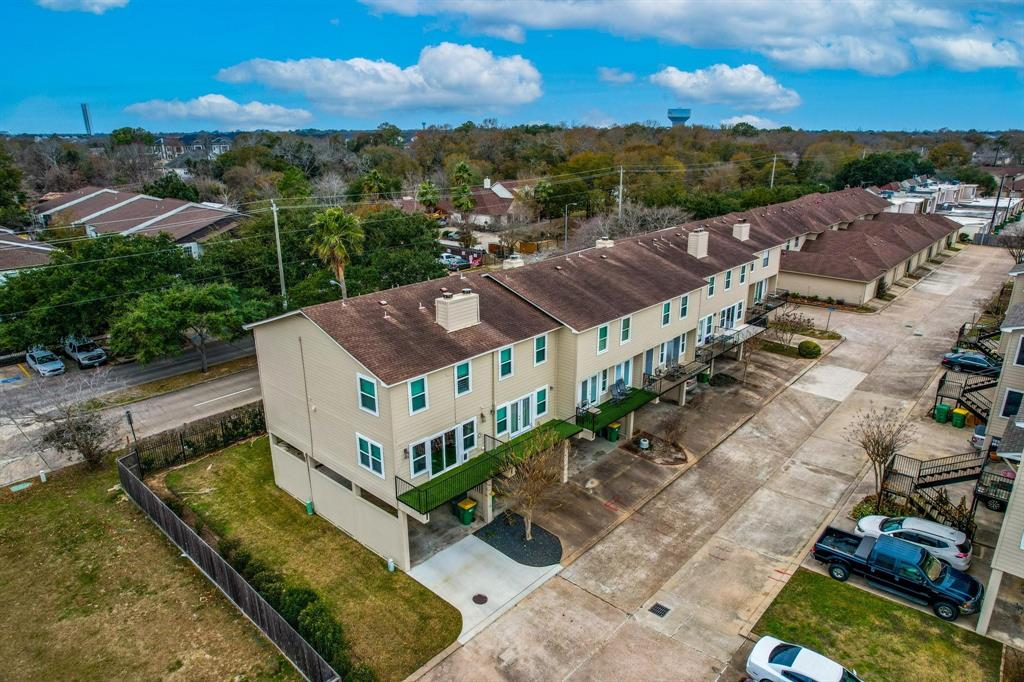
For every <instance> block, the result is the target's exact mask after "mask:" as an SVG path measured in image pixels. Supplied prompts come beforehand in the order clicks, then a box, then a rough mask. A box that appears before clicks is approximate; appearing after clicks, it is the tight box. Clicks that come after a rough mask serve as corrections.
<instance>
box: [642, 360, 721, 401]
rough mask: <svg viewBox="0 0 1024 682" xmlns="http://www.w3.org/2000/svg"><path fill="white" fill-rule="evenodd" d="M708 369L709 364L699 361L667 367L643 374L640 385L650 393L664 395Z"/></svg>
mask: <svg viewBox="0 0 1024 682" xmlns="http://www.w3.org/2000/svg"><path fill="white" fill-rule="evenodd" d="M710 368H711V365H710V364H709V363H707V362H703V361H701V360H694V361H693V362H688V363H686V364H684V365H680V364H674V365H669V366H668V367H665V368H664V369H662V370H656V371H655V372H654V373H652V374H648V373H646V372H644V375H643V380H642V381H643V384H642V385H643V387H644V389H645V390H648V391H650V392H651V393H657V394H658V395H664V394H665V393H668V392H669V391H671V390H672V389H674V388H676V387H677V386H679V385H680V384H682V383H685V382H687V381H689V380H690V379H693V378H694V377H695V376H697V375H698V374H700V373H701V372H704V371H706V370H708V369H710Z"/></svg>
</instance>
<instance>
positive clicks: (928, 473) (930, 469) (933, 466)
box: [917, 450, 985, 487]
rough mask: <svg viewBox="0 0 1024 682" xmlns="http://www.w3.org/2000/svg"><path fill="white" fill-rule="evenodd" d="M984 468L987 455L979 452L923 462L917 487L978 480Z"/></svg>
mask: <svg viewBox="0 0 1024 682" xmlns="http://www.w3.org/2000/svg"><path fill="white" fill-rule="evenodd" d="M984 466H985V454H984V453H982V452H979V451H978V450H971V451H970V452H964V453H962V454H959V455H952V456H950V457H943V458H941V459H933V460H930V461H925V462H921V466H920V469H919V470H918V474H917V477H918V483H917V485H918V487H925V486H928V487H930V486H935V485H941V484H944V483H954V482H956V481H959V480H969V479H971V478H977V477H978V476H979V475H981V470H982V469H983V468H984ZM922 479H925V480H922Z"/></svg>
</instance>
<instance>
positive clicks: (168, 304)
mask: <svg viewBox="0 0 1024 682" xmlns="http://www.w3.org/2000/svg"><path fill="white" fill-rule="evenodd" d="M266 312H267V311H266V308H265V307H263V306H262V305H259V304H258V303H257V304H253V303H251V302H247V301H245V300H243V299H242V297H241V295H240V294H239V292H238V289H236V288H235V287H234V286H232V285H230V284H224V283H213V284H205V285H198V284H188V283H185V282H175V283H174V284H173V285H172V286H170V287H168V288H167V289H163V290H160V291H153V292H150V293H147V294H143V295H142V296H140V297H139V298H137V299H136V300H135V302H134V303H132V304H131V305H130V306H129V307H128V309H127V310H126V311H125V312H124V313H123V314H122V315H120V316H119V317H118V318H117V320H116V321H115V322H114V324H113V326H112V327H111V329H110V338H111V347H112V348H113V350H114V351H115V352H117V353H121V354H124V355H135V356H136V357H137V358H138V360H139V362H141V363H143V364H145V363H148V362H151V361H153V360H156V359H157V358H161V357H166V356H168V355H179V354H180V353H181V352H182V350H183V348H184V344H188V345H189V346H191V347H192V348H193V349H194V350H195V351H196V352H197V353H198V354H199V357H200V359H201V361H202V369H203V372H205V371H207V369H208V364H207V357H206V353H207V344H208V343H209V341H210V340H211V339H215V338H216V339H220V340H222V341H228V340H231V339H234V338H237V337H238V336H240V335H241V334H242V325H243V324H244V323H245V322H248V321H252V320H255V319H258V318H259V317H261V316H263V315H264V314H266Z"/></svg>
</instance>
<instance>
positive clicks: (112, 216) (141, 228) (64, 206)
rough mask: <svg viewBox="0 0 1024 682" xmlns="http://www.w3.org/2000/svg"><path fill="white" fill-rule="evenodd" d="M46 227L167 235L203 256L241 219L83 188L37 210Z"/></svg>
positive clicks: (208, 208) (212, 208)
mask: <svg viewBox="0 0 1024 682" xmlns="http://www.w3.org/2000/svg"><path fill="white" fill-rule="evenodd" d="M32 212H33V215H34V216H35V219H36V222H37V224H38V225H39V226H40V227H46V226H49V225H52V224H54V223H55V222H57V223H59V224H61V225H65V226H69V227H82V228H84V229H85V231H86V234H87V235H89V236H90V237H96V236H98V235H101V234H138V233H143V234H153V235H155V234H160V233H163V234H167V235H169V236H170V237H171V238H172V239H174V241H175V243H176V244H178V245H180V246H181V247H182V248H185V249H188V250H189V251H190V252H191V253H192V254H193V255H195V256H198V255H199V253H200V251H201V250H202V242H203V241H205V240H207V239H209V238H210V237H213V236H215V235H218V234H221V233H223V232H227V231H229V230H231V229H233V228H234V227H235V225H236V224H237V223H238V214H237V213H236V212H235V211H234V210H232V209H230V208H227V207H225V206H223V205H222V204H212V203H193V202H189V201H182V200H180V199H160V198H157V197H152V196H149V195H147V194H137V193H135V192H121V191H118V190H113V189H104V188H100V187H83V188H82V189H80V190H76V191H74V192H69V193H67V194H65V195H63V196H61V197H58V198H55V199H51V200H49V201H46V202H43V203H41V204H38V205H36V206H35V208H33V210H32Z"/></svg>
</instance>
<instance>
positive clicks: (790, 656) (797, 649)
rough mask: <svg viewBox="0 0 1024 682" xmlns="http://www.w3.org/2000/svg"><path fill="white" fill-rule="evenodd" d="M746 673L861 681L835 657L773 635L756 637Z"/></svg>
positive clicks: (780, 681) (758, 679) (767, 678)
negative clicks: (833, 658)
mask: <svg viewBox="0 0 1024 682" xmlns="http://www.w3.org/2000/svg"><path fill="white" fill-rule="evenodd" d="M747 674H748V675H750V677H751V678H752V679H753V680H754V681H755V682H794V681H796V680H799V681H800V682H803V681H804V680H808V681H810V682H861V680H860V678H859V677H857V673H856V672H852V671H850V670H847V669H846V668H844V667H843V666H841V665H839V664H838V663H836V662H835V661H833V660H832V659H830V658H825V657H824V656H822V655H821V654H819V653H817V652H815V651H811V650H810V649H806V648H804V647H802V646H799V645H797V644H789V643H788V642H783V641H782V640H781V639H775V638H774V637H762V638H761V639H759V640H757V644H755V645H754V649H753V651H751V652H750V655H749V656H748V657H747Z"/></svg>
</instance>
